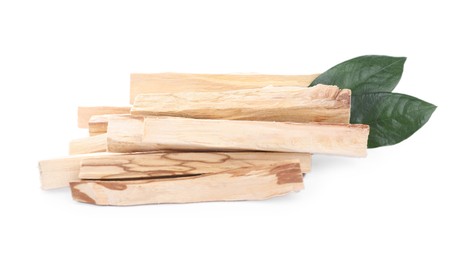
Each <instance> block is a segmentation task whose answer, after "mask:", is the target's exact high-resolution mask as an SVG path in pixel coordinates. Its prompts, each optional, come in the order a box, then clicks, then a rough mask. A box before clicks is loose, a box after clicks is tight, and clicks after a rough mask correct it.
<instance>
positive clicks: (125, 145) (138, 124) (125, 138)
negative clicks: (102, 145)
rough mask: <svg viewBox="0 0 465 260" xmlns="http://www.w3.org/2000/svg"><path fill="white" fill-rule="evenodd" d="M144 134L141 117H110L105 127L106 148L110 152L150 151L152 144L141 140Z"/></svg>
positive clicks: (152, 149)
mask: <svg viewBox="0 0 465 260" xmlns="http://www.w3.org/2000/svg"><path fill="white" fill-rule="evenodd" d="M143 135H144V118H143V117H136V116H132V117H125V118H123V117H120V118H112V119H111V120H110V121H108V128H107V136H108V138H107V149H108V151H110V152H114V151H117V152H118V153H131V152H150V151H156V150H160V149H154V148H153V145H151V144H146V143H143V142H142V137H143Z"/></svg>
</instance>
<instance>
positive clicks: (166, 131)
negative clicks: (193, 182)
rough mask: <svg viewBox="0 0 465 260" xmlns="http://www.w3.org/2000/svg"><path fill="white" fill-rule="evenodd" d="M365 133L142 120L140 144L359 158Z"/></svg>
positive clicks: (363, 129) (342, 128) (343, 127)
mask: <svg viewBox="0 0 465 260" xmlns="http://www.w3.org/2000/svg"><path fill="white" fill-rule="evenodd" d="M368 132H369V126H368V125H358V124H354V125H350V124H323V123H285V122H259V121H240V120H210V119H191V118H179V117H164V118H145V128H144V132H143V138H142V140H141V144H143V145H145V146H146V147H151V148H152V149H158V150H196V151H276V152H300V153H323V154H335V155H346V156H355V157H363V156H366V151H367V140H368ZM112 141H115V140H112ZM109 142H110V140H109ZM110 151H112V152H116V150H110Z"/></svg>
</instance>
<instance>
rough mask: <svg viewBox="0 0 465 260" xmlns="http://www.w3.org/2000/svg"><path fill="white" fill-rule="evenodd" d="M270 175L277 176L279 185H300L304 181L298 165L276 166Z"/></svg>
mask: <svg viewBox="0 0 465 260" xmlns="http://www.w3.org/2000/svg"><path fill="white" fill-rule="evenodd" d="M270 173H271V174H273V175H276V177H277V178H278V182H277V183H278V184H287V183H299V182H302V181H303V176H302V170H301V169H300V164H298V163H288V164H284V165H279V166H276V167H274V168H273V169H271V171H270Z"/></svg>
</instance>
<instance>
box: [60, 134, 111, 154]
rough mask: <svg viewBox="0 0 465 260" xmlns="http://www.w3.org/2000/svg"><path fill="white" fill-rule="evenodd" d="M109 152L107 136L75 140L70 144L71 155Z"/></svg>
mask: <svg viewBox="0 0 465 260" xmlns="http://www.w3.org/2000/svg"><path fill="white" fill-rule="evenodd" d="M106 150H107V135H106V134H101V135H95V136H90V137H84V138H79V139H74V140H71V142H69V154H70V155H73V154H85V153H98V152H105V151H106Z"/></svg>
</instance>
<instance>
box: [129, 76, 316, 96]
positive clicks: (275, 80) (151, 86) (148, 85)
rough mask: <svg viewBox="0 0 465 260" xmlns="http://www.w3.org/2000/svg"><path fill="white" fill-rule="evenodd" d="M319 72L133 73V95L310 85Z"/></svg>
mask: <svg viewBox="0 0 465 260" xmlns="http://www.w3.org/2000/svg"><path fill="white" fill-rule="evenodd" d="M317 76H318V74H314V75H259V74H185V73H155V74H131V98H130V103H131V104H132V103H133V102H134V99H135V97H136V96H137V95H140V94H150V93H177V92H185V91H186V90H188V91H192V92H208V91H225V90H237V89H249V88H261V87H266V86H276V87H279V86H299V87H307V86H308V85H310V83H311V82H312V81H313V80H314V79H315V78H316V77H317Z"/></svg>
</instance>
